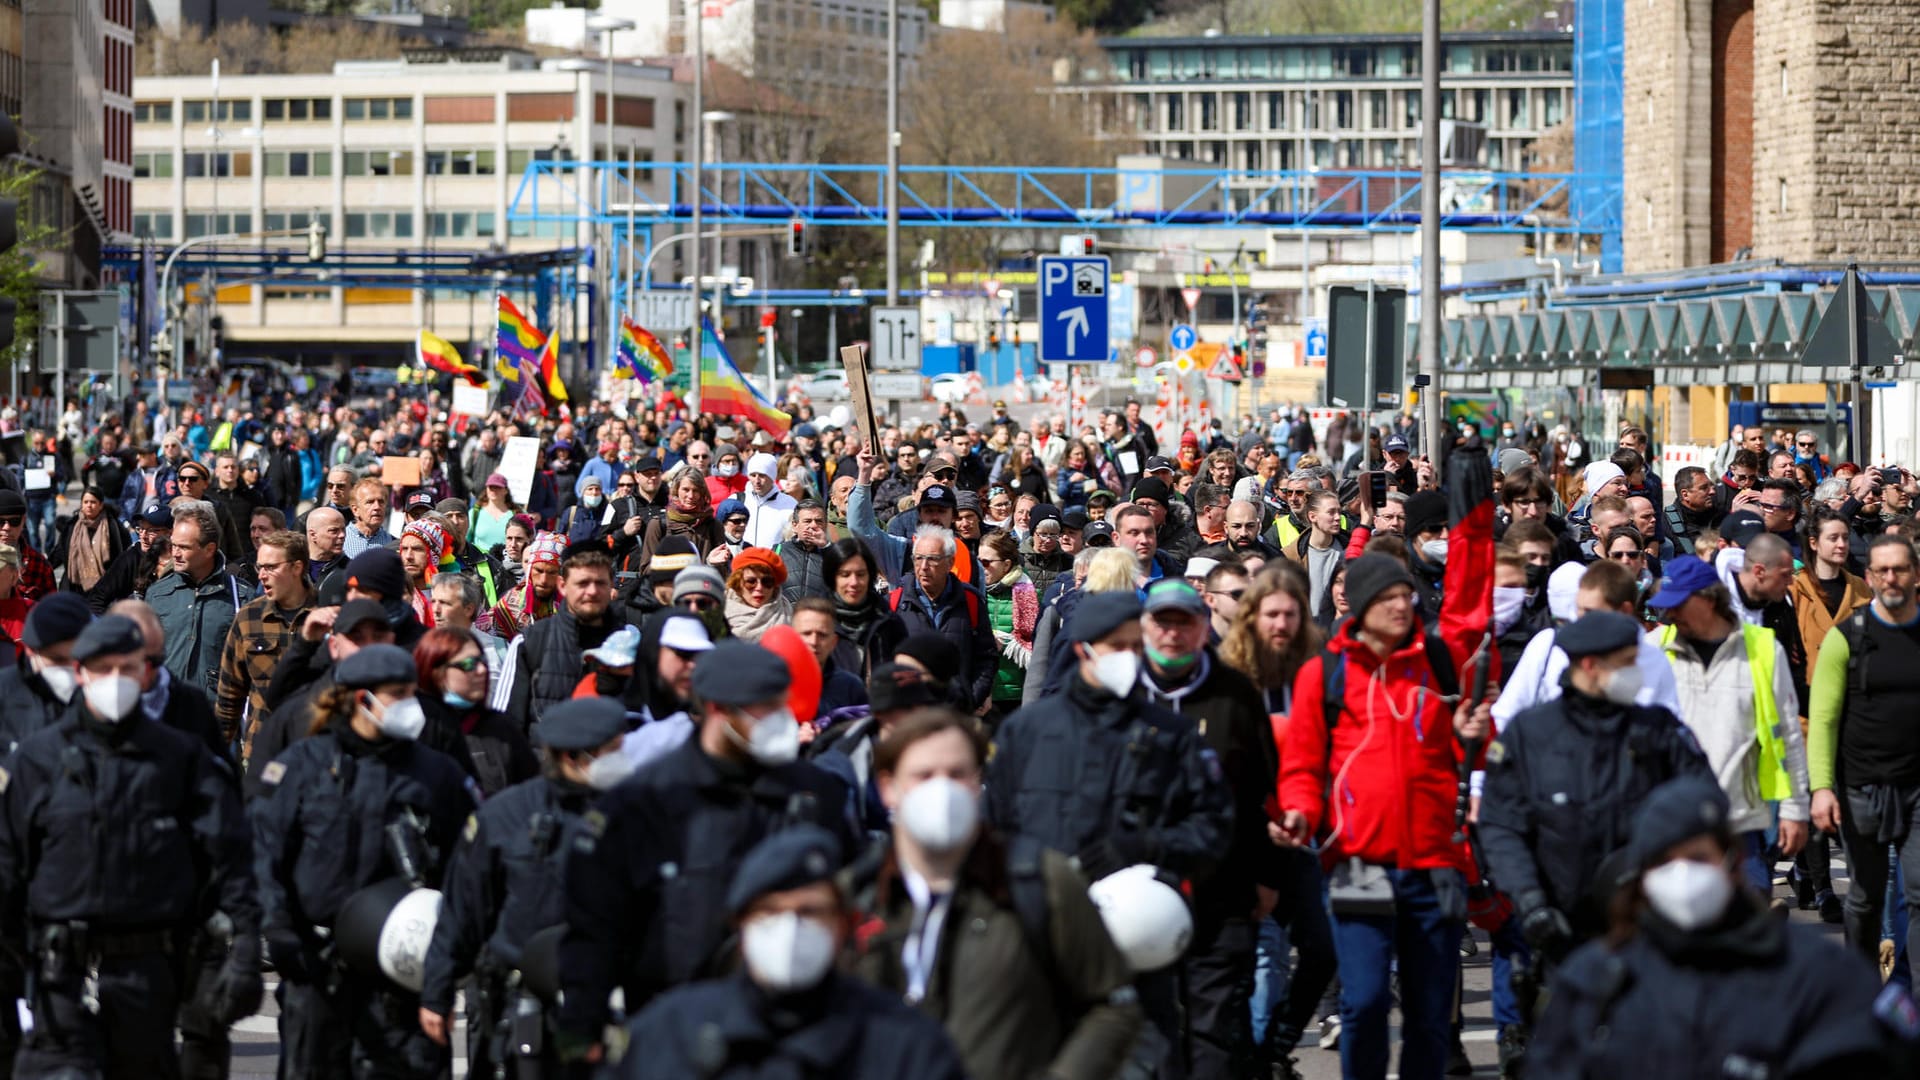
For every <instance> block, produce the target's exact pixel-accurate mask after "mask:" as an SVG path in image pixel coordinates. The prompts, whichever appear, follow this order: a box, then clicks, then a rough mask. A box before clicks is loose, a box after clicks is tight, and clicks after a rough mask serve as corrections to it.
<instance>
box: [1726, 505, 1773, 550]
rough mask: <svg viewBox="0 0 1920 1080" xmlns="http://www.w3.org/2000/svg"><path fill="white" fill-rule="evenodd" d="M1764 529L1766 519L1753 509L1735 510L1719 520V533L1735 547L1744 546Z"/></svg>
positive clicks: (1765, 529) (1764, 530)
mask: <svg viewBox="0 0 1920 1080" xmlns="http://www.w3.org/2000/svg"><path fill="white" fill-rule="evenodd" d="M1766 531H1767V523H1766V521H1765V520H1764V519H1762V518H1761V517H1760V514H1759V513H1758V512H1757V511H1754V510H1735V511H1734V512H1733V513H1731V514H1728V515H1727V516H1726V518H1725V519H1723V520H1722V521H1721V522H1720V535H1721V536H1723V537H1725V538H1726V541H1727V542H1728V543H1730V544H1732V545H1734V546H1735V547H1746V546H1747V545H1748V544H1749V543H1751V542H1752V541H1753V538H1754V537H1756V536H1759V535H1760V534H1761V533H1763V532H1766Z"/></svg>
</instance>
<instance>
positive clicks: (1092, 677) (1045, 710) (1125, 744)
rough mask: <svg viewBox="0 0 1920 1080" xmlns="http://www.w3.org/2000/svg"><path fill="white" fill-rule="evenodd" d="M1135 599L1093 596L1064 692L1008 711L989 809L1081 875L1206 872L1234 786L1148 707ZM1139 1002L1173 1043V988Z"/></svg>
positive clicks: (1193, 736)
mask: <svg viewBox="0 0 1920 1080" xmlns="http://www.w3.org/2000/svg"><path fill="white" fill-rule="evenodd" d="M1140 615H1141V606H1140V601H1139V599H1138V598H1137V597H1135V596H1134V594H1133V593H1132V592H1131V591H1128V592H1118V593H1094V594H1092V595H1090V596H1088V597H1086V598H1085V599H1084V600H1082V601H1081V602H1080V604H1079V606H1078V607H1077V608H1076V609H1075V610H1074V613H1073V618H1072V620H1071V622H1069V623H1068V626H1067V640H1068V641H1069V642H1070V643H1071V648H1072V650H1073V660H1074V661H1075V663H1076V664H1077V668H1076V669H1073V675H1072V677H1071V678H1070V680H1069V682H1068V684H1067V689H1066V691H1065V692H1064V693H1062V694H1058V695H1055V696H1053V697H1050V698H1048V699H1046V701H1045V703H1044V705H1031V706H1027V707H1025V708H1022V709H1021V710H1020V711H1018V712H1016V713H1014V714H1013V715H1012V716H1010V717H1008V718H1007V720H1006V722H1005V723H1004V724H1002V725H1001V727H1000V731H999V733H998V736H997V738H996V740H995V745H994V753H993V755H992V756H991V758H990V759H989V761H990V764H989V765H988V768H987V785H986V786H987V810H988V816H989V817H990V818H991V820H992V821H993V823H994V825H996V826H997V827H998V828H1000V829H1001V830H1002V831H1003V832H1006V833H1009V834H1016V835H1024V836H1029V837H1032V838H1034V839H1036V840H1038V841H1040V842H1041V843H1042V844H1044V845H1046V846H1047V847H1050V848H1053V849H1054V850H1056V851H1060V852H1064V853H1067V854H1070V855H1073V856H1074V857H1076V858H1077V859H1078V860H1079V863H1080V869H1081V870H1082V872H1083V873H1085V874H1086V876H1087V879H1088V880H1089V881H1098V880H1100V879H1101V878H1104V877H1106V876H1107V875H1108V874H1111V873H1113V872H1114V871H1116V870H1120V869H1123V868H1125V867H1128V866H1133V865H1135V864H1139V863H1148V864H1151V865H1153V866H1157V867H1160V868H1161V869H1162V870H1163V871H1166V872H1169V873H1171V874H1172V875H1174V876H1177V877H1180V878H1184V879H1188V880H1193V879H1200V878H1204V877H1205V876H1206V874H1207V873H1208V871H1209V870H1211V868H1212V867H1213V866H1214V864H1215V863H1216V862H1217V861H1218V860H1219V859H1221V858H1222V857H1223V856H1224V855H1225V854H1226V852H1227V849H1228V846H1229V844H1230V843H1231V842H1232V832H1233V790H1232V788H1231V787H1230V786H1229V785H1228V784H1227V783H1226V782H1225V780H1224V776H1223V773H1222V771H1221V767H1220V761H1219V759H1218V758H1217V757H1216V756H1215V755H1214V752H1213V751H1212V750H1211V749H1209V748H1208V746H1207V744H1206V741H1205V739H1204V737H1203V736H1202V735H1201V734H1200V732H1199V731H1198V729H1197V728H1196V726H1195V725H1194V724H1193V723H1192V722H1191V721H1189V720H1187V719H1186V718H1184V717H1182V716H1180V715H1179V714H1177V713H1174V712H1170V711H1168V710H1167V709H1164V708H1162V707H1160V706H1158V705H1155V704H1153V703H1152V702H1151V701H1150V700H1149V699H1148V695H1147V694H1146V692H1145V691H1144V690H1142V689H1141V687H1140V685H1139V683H1140V655H1141V650H1142V642H1143V634H1142V629H1141V625H1140ZM1140 992H1141V1003H1142V1005H1143V1006H1144V1007H1145V1009H1146V1012H1147V1015H1148V1017H1149V1019H1151V1020H1153V1021H1154V1024H1155V1025H1156V1026H1157V1027H1158V1028H1159V1029H1160V1031H1161V1034H1162V1035H1164V1036H1165V1037H1166V1038H1167V1039H1168V1042H1169V1043H1170V1044H1171V1045H1170V1048H1169V1054H1170V1057H1169V1063H1170V1068H1171V1069H1172V1072H1171V1075H1176V1076H1178V1075H1184V1072H1183V1070H1182V1069H1181V1067H1180V1065H1179V1064H1177V1063H1175V1062H1174V1059H1177V1058H1182V1057H1184V1054H1183V1053H1181V1052H1180V1051H1179V1049H1178V1044H1179V1038H1178V1031H1177V1027H1178V1024H1177V1022H1176V1021H1175V1020H1174V1019H1173V1018H1174V1016H1175V1015H1177V1012H1178V1009H1177V1006H1176V1005H1175V1003H1174V998H1175V996H1176V995H1177V987H1175V986H1174V985H1173V982H1172V980H1171V978H1170V977H1166V976H1159V977H1149V978H1148V979H1144V980H1142V982H1141V987H1140Z"/></svg>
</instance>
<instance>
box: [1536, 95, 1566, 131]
mask: <svg viewBox="0 0 1920 1080" xmlns="http://www.w3.org/2000/svg"><path fill="white" fill-rule="evenodd" d="M1562 102H1563V99H1562V96H1561V94H1560V88H1559V87H1557V86H1549V87H1547V88H1546V89H1544V90H1542V91H1540V126H1541V127H1543V128H1550V127H1553V126H1554V125H1556V124H1558V123H1560V122H1561V121H1562V120H1565V119H1566V118H1567V112H1566V107H1565V105H1564V104H1563V103H1562Z"/></svg>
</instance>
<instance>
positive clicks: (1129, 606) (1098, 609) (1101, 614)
mask: <svg viewBox="0 0 1920 1080" xmlns="http://www.w3.org/2000/svg"><path fill="white" fill-rule="evenodd" d="M1139 617H1140V598H1139V597H1137V596H1135V595H1133V591H1132V590H1131V589H1128V590H1125V591H1122V592H1103V593H1093V594H1091V595H1088V596H1085V597H1082V598H1081V600H1080V603H1079V605H1078V606H1077V607H1075V608H1074V611H1073V622H1072V623H1071V624H1070V625H1069V626H1068V627H1067V640H1069V641H1073V642H1086V641H1099V640H1100V639H1101V638H1103V637H1106V636H1107V635H1108V634H1111V633H1113V632H1114V631H1115V630H1118V629H1120V627H1121V626H1123V625H1125V624H1126V623H1129V622H1132V621H1133V620H1135V619H1138V618H1139Z"/></svg>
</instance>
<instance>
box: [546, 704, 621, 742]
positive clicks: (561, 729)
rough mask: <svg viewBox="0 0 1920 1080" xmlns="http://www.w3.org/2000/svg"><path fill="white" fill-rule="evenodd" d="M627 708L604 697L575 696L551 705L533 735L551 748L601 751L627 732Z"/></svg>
mask: <svg viewBox="0 0 1920 1080" xmlns="http://www.w3.org/2000/svg"><path fill="white" fill-rule="evenodd" d="M627 726H628V725H627V710H626V707H625V706H623V705H621V704H620V703H619V702H618V701H615V700H614V699H612V698H604V697H585V698H572V699H570V700H567V701H562V702H560V703H558V704H556V705H549V706H547V708H546V711H544V712H542V713H541V714H540V722H539V723H538V724H535V725H534V728H533V737H534V740H535V741H537V742H539V743H540V745H542V746H545V747H546V748H547V749H549V750H598V749H600V748H601V747H603V746H605V745H607V744H608V743H610V742H612V741H613V740H614V739H616V738H619V737H620V736H622V735H625V734H626V733H627Z"/></svg>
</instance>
